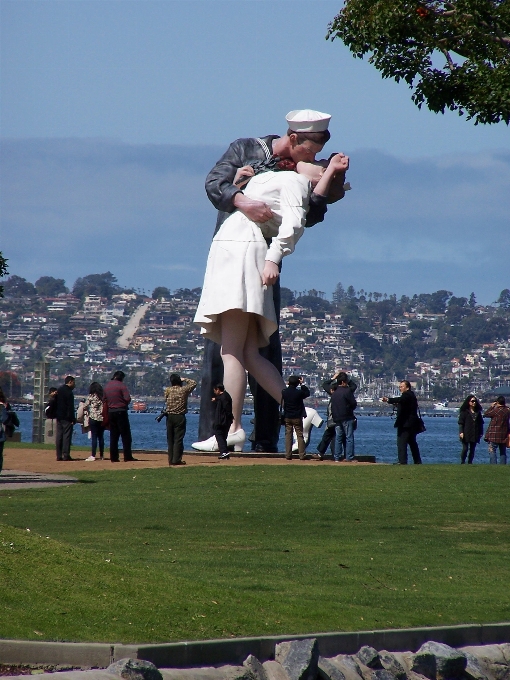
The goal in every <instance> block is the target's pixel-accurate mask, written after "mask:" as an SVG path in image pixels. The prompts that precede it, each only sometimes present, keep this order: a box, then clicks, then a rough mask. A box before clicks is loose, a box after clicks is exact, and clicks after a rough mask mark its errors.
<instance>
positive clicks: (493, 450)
mask: <svg viewBox="0 0 510 680" xmlns="http://www.w3.org/2000/svg"><path fill="white" fill-rule="evenodd" d="M498 449H499V463H500V465H506V444H495V443H494V442H489V463H491V465H496V464H497V462H498V455H497V450H498Z"/></svg>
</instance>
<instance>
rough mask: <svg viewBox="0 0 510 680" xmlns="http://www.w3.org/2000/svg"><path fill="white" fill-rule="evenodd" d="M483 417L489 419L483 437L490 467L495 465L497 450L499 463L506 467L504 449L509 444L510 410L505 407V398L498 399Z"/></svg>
mask: <svg viewBox="0 0 510 680" xmlns="http://www.w3.org/2000/svg"><path fill="white" fill-rule="evenodd" d="M483 415H484V416H485V417H486V418H490V419H491V422H490V424H489V427H488V428H487V432H486V433H485V437H484V439H485V441H486V442H487V443H488V444H489V462H490V463H491V465H495V464H497V462H498V459H497V451H498V450H499V462H500V464H501V465H506V447H507V444H509V443H510V442H509V441H508V434H509V433H510V409H509V408H508V406H507V405H506V401H505V397H503V396H500V397H498V398H497V399H496V401H494V402H493V403H492V404H491V406H490V407H489V408H488V409H487V410H486V411H485V413H484V414H483Z"/></svg>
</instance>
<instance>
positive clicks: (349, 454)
mask: <svg viewBox="0 0 510 680" xmlns="http://www.w3.org/2000/svg"><path fill="white" fill-rule="evenodd" d="M335 432H336V439H335V460H336V461H338V460H341V458H345V459H346V460H354V420H344V421H342V422H339V423H337V424H336V426H335Z"/></svg>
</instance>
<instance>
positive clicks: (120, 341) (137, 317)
mask: <svg viewBox="0 0 510 680" xmlns="http://www.w3.org/2000/svg"><path fill="white" fill-rule="evenodd" d="M151 304H152V303H151V302H144V303H143V304H142V305H140V306H139V307H137V308H136V309H135V311H134V312H133V314H132V315H131V317H130V319H129V321H128V322H127V324H126V325H125V326H124V329H123V331H122V334H121V335H120V336H119V337H118V338H117V345H118V347H122V349H127V348H128V347H129V343H130V342H131V340H132V339H133V335H134V334H135V333H136V331H137V330H138V326H139V325H140V321H141V319H143V317H144V316H145V313H146V312H147V310H148V309H149V308H150V306H151Z"/></svg>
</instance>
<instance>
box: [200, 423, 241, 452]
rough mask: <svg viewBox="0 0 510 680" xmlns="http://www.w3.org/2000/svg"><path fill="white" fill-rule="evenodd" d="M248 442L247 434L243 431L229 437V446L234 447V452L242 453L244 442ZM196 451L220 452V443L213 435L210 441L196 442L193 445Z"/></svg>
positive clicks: (233, 433)
mask: <svg viewBox="0 0 510 680" xmlns="http://www.w3.org/2000/svg"><path fill="white" fill-rule="evenodd" d="M245 441H246V433H245V431H244V430H243V429H240V430H237V432H232V434H229V435H228V436H227V446H233V447H234V451H242V450H243V446H244V442H245ZM191 446H192V447H193V448H194V449H195V451H207V452H210V451H219V450H220V449H219V447H218V442H217V441H216V437H215V436H214V435H213V436H212V437H209V439H205V440H204V441H203V442H194V443H193V444H192V445H191Z"/></svg>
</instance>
